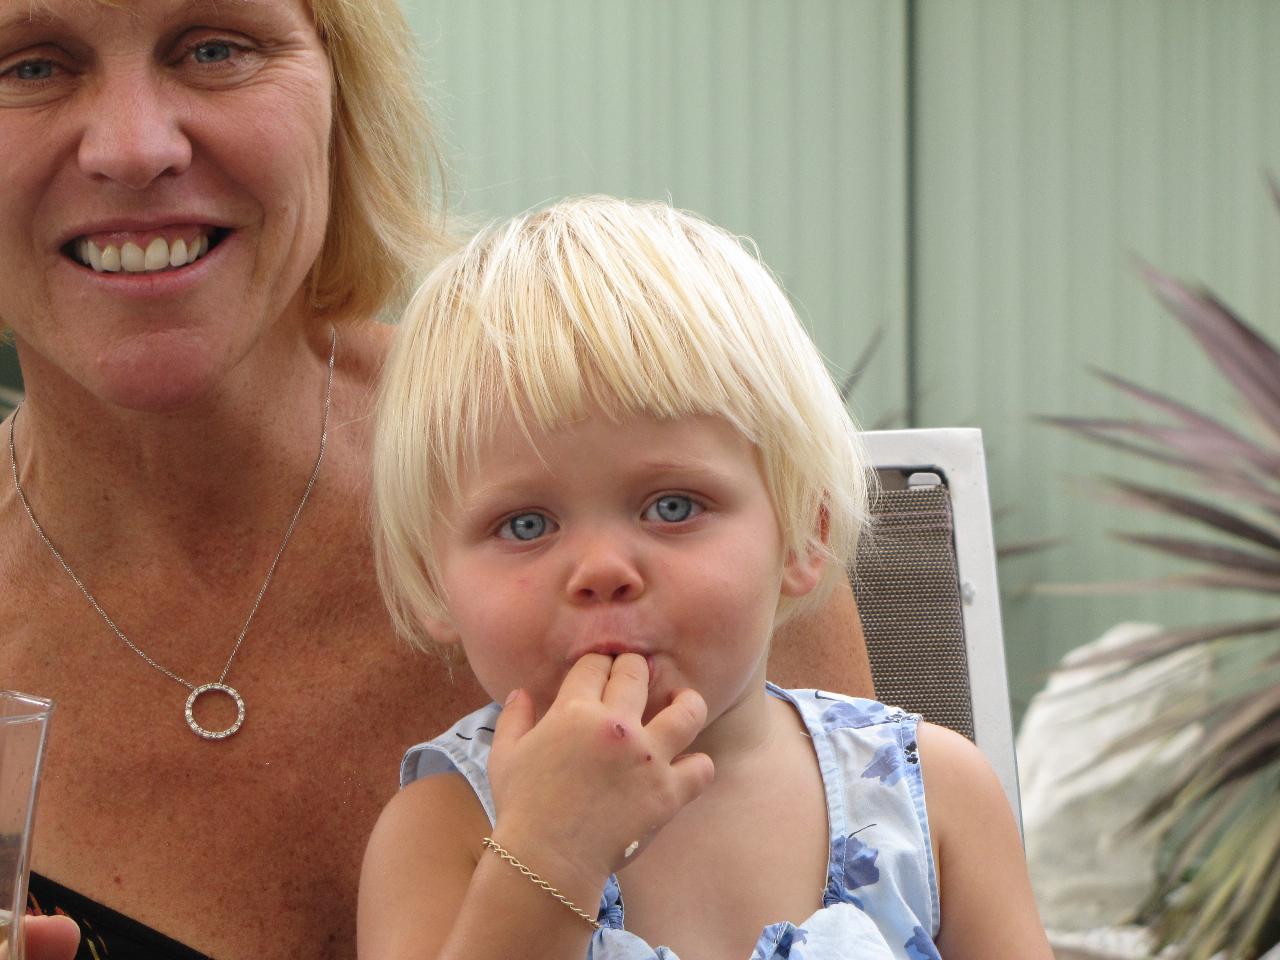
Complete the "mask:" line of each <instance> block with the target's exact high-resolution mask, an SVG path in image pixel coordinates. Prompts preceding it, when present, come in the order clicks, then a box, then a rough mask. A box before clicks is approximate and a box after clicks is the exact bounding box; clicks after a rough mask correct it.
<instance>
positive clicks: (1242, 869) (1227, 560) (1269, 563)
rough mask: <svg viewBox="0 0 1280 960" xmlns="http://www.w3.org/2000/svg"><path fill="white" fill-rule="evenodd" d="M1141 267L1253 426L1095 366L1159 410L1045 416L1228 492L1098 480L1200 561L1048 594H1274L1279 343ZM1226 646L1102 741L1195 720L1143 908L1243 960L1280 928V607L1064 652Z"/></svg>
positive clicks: (1121, 742)
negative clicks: (1200, 697) (1179, 530)
mask: <svg viewBox="0 0 1280 960" xmlns="http://www.w3.org/2000/svg"><path fill="white" fill-rule="evenodd" d="M1271 189H1272V192H1273V195H1274V197H1275V198H1276V200H1277V203H1278V204H1280V183H1277V181H1275V180H1272V182H1271ZM1141 269H1142V273H1143V275H1144V277H1145V278H1146V280H1147V283H1148V285H1149V286H1150V287H1151V290H1152V292H1153V293H1154V294H1155V295H1156V297H1157V298H1158V299H1159V301H1160V302H1161V303H1162V304H1163V305H1164V306H1165V307H1166V308H1167V309H1168V310H1169V311H1170V312H1171V313H1172V314H1173V315H1174V317H1175V318H1176V319H1177V320H1178V321H1179V322H1180V323H1181V324H1182V325H1183V326H1184V327H1185V328H1186V329H1187V330H1188V332H1190V334H1191V335H1192V337H1194V338H1195V340H1196V342H1197V343H1198V344H1199V345H1200V347H1201V348H1202V349H1203V350H1204V352H1205V354H1206V355H1207V356H1208V357H1209V359H1210V360H1211V361H1212V362H1213V363H1214V365H1215V366H1216V367H1217V368H1218V370H1219V371H1220V372H1221V373H1222V374H1223V376H1224V377H1225V379H1226V380H1227V381H1228V383H1229V384H1230V385H1231V387H1232V388H1233V389H1234V390H1235V392H1236V393H1237V394H1238V395H1239V396H1240V398H1241V399H1242V400H1243V402H1244V404H1245V407H1246V409H1247V411H1248V412H1249V413H1250V414H1251V421H1252V423H1253V425H1254V427H1255V428H1256V429H1255V430H1253V431H1250V432H1248V433H1246V432H1244V431H1242V430H1240V429H1237V428H1236V427H1235V426H1228V425H1226V424H1224V423H1222V422H1221V421H1219V420H1217V419H1215V418H1213V417H1210V416H1208V415H1206V414H1204V413H1202V412H1201V411H1198V410H1196V409H1195V408H1193V407H1191V406H1189V405H1188V404H1186V403H1184V402H1182V401H1181V400H1179V399H1176V398H1174V397H1170V396H1168V395H1166V394H1163V393H1159V392H1157V391H1155V390H1151V389H1149V388H1147V387H1144V386H1140V385H1138V384H1135V383H1133V382H1131V381H1129V380H1126V379H1124V378H1122V377H1119V376H1116V375H1114V374H1109V373H1100V374H1099V376H1101V378H1102V379H1103V380H1104V381H1105V382H1106V383H1108V384H1109V385H1110V386H1112V387H1114V388H1116V389H1118V390H1120V391H1122V392H1123V393H1125V394H1127V395H1128V396H1129V397H1131V398H1133V399H1134V400H1136V401H1138V402H1139V403H1141V404H1142V405H1143V406H1144V407H1146V408H1147V409H1148V410H1149V411H1152V412H1155V413H1158V414H1160V415H1163V416H1165V417H1168V418H1170V420H1171V422H1148V421H1145V420H1138V419H1117V418H1100V417H1048V418H1043V419H1044V421H1045V422H1047V423H1049V424H1050V425H1052V426H1055V427H1059V428H1062V429H1066V430H1068V431H1071V432H1073V433H1075V434H1077V435H1079V436H1082V437H1084V438H1085V439H1088V440H1090V441H1092V442H1095V443H1099V444H1104V445H1106V446H1109V447H1111V448H1113V449H1118V450H1121V451H1124V452H1126V453H1129V454H1133V455H1135V456H1138V457H1142V458H1144V459H1147V460H1151V461H1155V462H1157V463H1161V464H1164V465H1166V466H1169V467H1173V468H1175V469H1177V470H1179V471H1182V472H1183V474H1184V475H1186V476H1188V477H1189V478H1191V479H1192V480H1194V481H1196V482H1198V483H1199V484H1200V485H1201V486H1204V487H1206V488H1208V489H1211V490H1212V491H1213V492H1214V495H1215V496H1216V497H1217V498H1219V500H1220V502H1230V503H1231V506H1230V507H1225V506H1220V505H1219V504H1218V503H1209V502H1206V501H1205V500H1203V499H1199V498H1196V497H1192V496H1189V495H1188V494H1186V493H1185V492H1183V491H1180V490H1174V489H1164V488H1159V487H1153V486H1148V485H1141V484H1137V483H1132V482H1128V481H1125V480H1123V479H1117V478H1114V477H1111V478H1107V479H1106V480H1105V481H1104V482H1105V484H1106V486H1107V489H1108V492H1109V496H1111V498H1112V499H1115V500H1118V501H1120V502H1122V503H1124V504H1126V505H1128V506H1136V507H1140V508H1142V509H1145V510H1151V511H1156V512H1158V513H1161V514H1164V515H1166V516H1170V517H1173V518H1176V519H1177V520H1179V521H1181V522H1185V523H1190V524H1192V525H1193V526H1194V527H1196V528H1197V529H1198V530H1199V531H1200V532H1201V533H1202V534H1206V533H1207V534H1209V535H1210V536H1211V537H1212V539H1199V538H1196V537H1186V536H1167V535H1152V534H1134V533H1123V534H1119V537H1120V538H1121V539H1122V540H1125V541H1126V542H1129V543H1132V544H1135V545H1137V546H1140V547H1143V548H1145V549H1150V550H1155V551H1157V552H1159V553H1162V554H1164V555H1166V556H1173V557H1177V558H1179V559H1183V560H1189V561H1192V562H1195V563H1197V564H1199V565H1200V569H1197V570H1194V571H1192V572H1187V573H1178V574H1174V575H1171V576H1166V577H1160V578H1156V579H1154V580H1145V581H1129V582H1125V583H1120V584H1112V585H1101V584H1089V585H1074V586H1070V585H1069V586H1066V587H1065V588H1064V587H1059V588H1057V589H1058V592H1083V591H1085V590H1089V591H1097V590H1098V589H1099V588H1103V587H1104V586H1107V587H1109V588H1110V589H1112V590H1131V589H1150V588H1161V589H1171V588H1180V589H1186V588H1189V587H1191V588H1204V589H1213V590H1248V591H1253V592H1260V593H1263V594H1266V595H1270V596H1273V597H1276V596H1280V525H1277V523H1276V518H1277V517H1280V479H1278V478H1280V351H1278V350H1277V349H1276V347H1275V346H1274V345H1273V344H1271V343H1270V342H1269V341H1268V340H1267V339H1266V337H1264V336H1263V335H1262V334H1261V333H1260V332H1259V331H1258V330H1256V329H1255V328H1253V327H1252V326H1250V325H1249V324H1248V323H1246V322H1245V321H1244V320H1242V319H1241V318H1239V317H1238V316H1236V315H1235V314H1234V313H1233V312H1232V311H1231V310H1230V309H1229V308H1228V307H1227V306H1226V305H1225V304H1223V303H1222V302H1221V301H1219V300H1218V299H1217V298H1216V297H1214V295H1213V294H1211V293H1209V292H1208V291H1206V290H1197V289H1192V288H1189V287H1187V286H1185V285H1183V284H1181V283H1179V282H1178V281H1177V280H1174V279H1173V278H1171V277H1169V276H1167V275H1165V274H1163V273H1161V272H1160V271H1158V270H1156V269H1155V268H1153V267H1150V266H1148V265H1142V267H1141ZM1224 645H1226V646H1227V647H1229V648H1230V649H1231V650H1232V651H1233V655H1234V657H1235V659H1234V660H1231V659H1228V660H1227V661H1226V662H1228V663H1236V664H1238V665H1237V666H1235V667H1230V668H1228V669H1229V670H1234V671H1235V672H1234V674H1232V673H1230V672H1228V673H1227V675H1226V676H1225V679H1224V680H1222V681H1221V682H1218V683H1216V684H1215V686H1216V695H1215V697H1213V698H1212V699H1211V701H1210V702H1209V703H1208V705H1207V706H1200V705H1198V704H1195V703H1192V702H1190V701H1187V702H1184V703H1179V704H1175V705H1174V706H1172V707H1170V708H1169V709H1168V710H1166V711H1165V712H1164V714H1163V715H1162V716H1161V717H1158V718H1156V719H1155V720H1154V721H1153V722H1152V723H1151V724H1150V725H1149V726H1148V727H1147V728H1145V729H1143V730H1139V731H1134V732H1132V733H1131V734H1130V735H1129V736H1126V737H1123V738H1119V739H1118V740H1117V742H1116V744H1115V745H1114V746H1113V748H1112V749H1113V751H1114V752H1119V751H1121V750H1123V749H1125V748H1127V747H1130V746H1132V744H1133V743H1134V742H1135V741H1138V740H1150V739H1152V738H1163V737H1168V736H1171V735H1173V734H1175V733H1177V732H1180V731H1183V730H1186V729H1187V728H1188V726H1189V725H1195V726H1196V727H1198V728H1200V729H1202V730H1203V731H1204V732H1203V735H1202V736H1201V737H1200V738H1199V739H1198V741H1197V742H1196V744H1195V745H1194V746H1193V747H1192V748H1191V749H1190V750H1188V751H1187V752H1186V754H1185V757H1184V762H1183V765H1182V767H1181V768H1180V770H1179V773H1178V775H1177V776H1176V777H1175V778H1174V781H1173V783H1172V784H1171V785H1170V786H1169V788H1168V789H1167V790H1166V791H1164V792H1162V793H1161V794H1160V795H1159V796H1158V797H1155V798H1154V799H1153V801H1152V802H1151V804H1150V805H1149V807H1148V808H1147V809H1146V810H1144V811H1141V813H1140V819H1142V820H1144V821H1145V822H1146V823H1147V824H1148V825H1149V828H1150V829H1155V830H1157V831H1159V832H1160V833H1161V834H1162V835H1163V836H1164V837H1165V839H1166V841H1167V844H1168V849H1167V857H1166V860H1165V864H1164V869H1163V871H1162V873H1161V876H1160V881H1159V884H1158V886H1157V889H1156V891H1155V893H1154V895H1153V897H1152V900H1151V903H1150V904H1149V919H1150V920H1151V921H1152V922H1153V924H1154V925H1155V927H1156V929H1157V932H1158V934H1159V937H1160V940H1161V944H1162V945H1170V944H1176V945H1178V946H1177V949H1178V954H1179V955H1180V956H1181V957H1184V958H1186V960H1208V958H1210V957H1212V956H1215V955H1216V954H1218V953H1222V954H1223V955H1224V956H1226V957H1227V958H1228V960H1248V958H1252V957H1256V956H1258V955H1259V954H1261V953H1262V952H1263V951H1265V950H1266V949H1268V948H1270V947H1272V946H1274V945H1275V944H1276V942H1277V940H1280V933H1278V931H1280V615H1277V616H1268V617H1262V618H1258V619H1253V620H1249V621H1241V622H1235V623H1218V624H1211V625H1205V626H1197V627H1183V628H1176V629H1169V630H1164V631H1161V632H1159V633H1157V634H1154V635H1146V636H1143V637H1140V638H1137V639H1135V640H1133V641H1131V642H1130V643H1128V644H1126V645H1124V646H1122V647H1118V648H1112V649H1109V650H1107V651H1103V652H1099V653H1096V654H1094V655H1092V656H1090V657H1087V658H1078V659H1077V660H1076V661H1075V662H1073V664H1072V666H1073V667H1075V666H1097V665H1103V664H1107V665H1118V666H1119V669H1120V672H1123V670H1124V669H1126V668H1128V667H1131V666H1136V665H1139V664H1144V663H1147V662H1149V661H1152V660H1154V659H1156V658H1159V657H1165V656H1168V655H1170V654H1172V653H1175V652H1177V651H1180V650H1186V649H1189V648H1192V647H1196V646H1211V647H1213V648H1215V649H1217V648H1221V647H1223V646H1224ZM1242 651H1247V652H1248V655H1244V654H1243V653H1242ZM1116 675H1119V674H1118V673H1113V674H1111V676H1116ZM1102 682H1106V681H1105V679H1104V680H1103V681H1102Z"/></svg>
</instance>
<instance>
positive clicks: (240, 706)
mask: <svg viewBox="0 0 1280 960" xmlns="http://www.w3.org/2000/svg"><path fill="white" fill-rule="evenodd" d="M337 346H338V331H337V330H336V329H335V328H332V327H331V328H330V331H329V370H328V376H327V379H326V380H325V386H324V417H323V420H322V421H321V425H320V452H319V453H318V454H317V455H316V462H315V466H313V467H312V468H311V476H310V477H309V478H308V479H307V488H306V489H305V490H304V491H303V492H302V499H301V500H299V501H298V506H297V508H296V509H295V510H294V511H293V516H292V517H291V518H290V519H289V526H288V527H286V528H285V531H284V537H283V539H281V541H280V548H279V549H278V550H276V555H275V557H274V558H272V560H271V567H270V568H269V569H268V570H267V576H266V579H264V580H263V581H262V586H261V587H259V588H258V595H257V597H255V598H254V601H253V607H252V609H250V610H249V616H248V617H246V618H245V621H244V626H243V627H241V628H240V635H239V636H238V637H236V643H235V646H234V647H232V648H231V655H230V656H229V657H227V662H226V663H225V664H224V665H223V667H222V673H220V674H218V679H217V680H215V681H213V682H212V683H205V684H201V685H199V686H197V685H196V684H194V683H192V682H191V681H190V680H185V679H183V678H182V677H180V676H178V675H177V674H176V673H174V672H173V671H172V670H170V669H169V668H168V667H166V666H164V665H163V664H160V663H157V662H156V661H155V660H154V659H153V658H152V657H150V656H148V655H147V653H146V651H144V650H143V649H142V648H141V647H139V646H138V645H137V644H136V643H134V642H133V641H132V640H130V639H129V638H128V637H126V636H125V635H124V631H123V630H121V629H120V628H119V627H118V626H116V622H115V621H114V620H112V619H111V617H110V616H109V615H108V614H107V611H105V610H103V609H102V604H100V603H98V600H97V598H96V597H94V595H93V594H92V593H90V592H89V588H88V587H86V586H85V585H84V581H83V580H81V579H80V577H79V576H78V575H77V574H76V572H75V571H74V570H72V569H71V564H69V563H67V561H66V559H65V558H64V557H63V556H62V553H61V552H60V551H59V550H58V548H57V547H55V546H54V545H53V541H52V540H50V539H49V535H48V534H46V533H45V532H44V527H42V526H41V525H40V521H39V520H37V519H36V515H35V512H34V511H33V510H32V509H31V504H30V503H28V502H27V495H26V494H25V493H23V491H22V484H21V483H19V482H18V455H17V453H16V452H15V450H14V443H13V428H14V425H15V424H16V423H17V422H18V413H19V411H20V410H21V409H22V404H21V403H19V404H18V406H17V408H16V409H15V410H14V411H13V417H12V418H11V419H10V421H9V468H10V470H11V471H12V472H13V489H14V490H15V491H16V492H17V494H18V500H19V501H20V502H21V503H22V509H23V510H25V511H26V512H27V517H28V518H29V519H30V520H31V525H32V526H33V527H35V531H36V533H37V534H39V535H40V539H41V540H43V541H44V545H45V546H46V547H48V548H49V552H50V553H52V554H53V558H54V559H55V560H57V561H58V563H59V564H61V565H62V569H63V570H65V571H67V576H69V577H70V578H71V579H72V581H74V582H75V585H76V586H77V587H79V588H80V592H81V593H82V594H84V598H85V599H86V600H88V601H89V603H90V605H92V607H93V609H94V610H96V611H97V612H98V616H100V617H101V618H102V619H103V621H104V622H105V623H106V625H107V626H108V627H110V628H111V630H112V632H113V633H114V634H115V635H116V636H117V637H119V638H120V641H121V643H123V644H124V645H125V646H126V647H128V648H129V649H130V650H132V651H133V652H134V653H136V654H137V655H138V656H139V657H141V658H142V659H143V660H144V661H145V662H146V663H147V665H148V666H150V667H152V668H153V669H155V670H158V671H160V672H161V673H163V674H164V675H165V676H166V677H168V678H169V679H171V680H174V681H177V682H178V683H180V684H182V685H183V686H184V687H186V688H187V689H188V690H190V691H191V695H190V696H189V697H188V698H187V705H186V719H187V725H188V726H189V727H191V730H192V732H194V733H196V734H197V735H198V736H201V737H203V738H204V739H206V740H223V739H226V738H227V737H229V736H231V735H232V734H233V733H235V732H236V731H237V730H239V729H240V727H241V725H242V724H243V723H244V698H243V697H241V695H240V693H239V691H237V690H236V689H235V688H234V687H231V686H228V685H227V683H226V682H225V681H226V679H227V674H228V673H229V672H230V671H231V664H232V663H233V662H234V661H235V659H236V654H237V653H239V652H240V645H241V644H243V643H244V638H245V636H246V635H247V634H248V633H249V625H250V624H252V623H253V618H254V616H255V615H256V614H257V612H258V607H260V606H262V598H263V597H264V596H266V594H267V587H269V586H271V579H272V577H274V576H275V574H276V566H277V565H278V564H279V563H280V558H281V557H282V556H284V550H285V547H287V546H288V545H289V540H290V538H291V537H292V536H293V531H294V528H295V527H296V526H297V525H298V518H299V517H301V516H302V508H303V507H305V506H306V505H307V499H308V498H309V497H310V496H311V491H312V489H313V488H314V487H315V485H316V478H317V477H319V476H320V463H321V461H322V460H324V451H325V447H326V446H327V445H328V440H329V408H330V401H331V397H332V393H333V366H334V357H335V355H336V353H337ZM206 693H222V694H224V695H226V696H228V697H230V698H231V700H232V701H233V702H234V703H235V705H236V720H235V722H234V723H233V724H232V725H231V726H229V727H227V728H225V729H223V730H207V729H205V728H204V727H202V726H200V725H199V724H198V723H196V721H195V717H194V716H193V708H194V706H195V702H196V700H198V699H199V698H200V697H201V696H203V695H204V694H206Z"/></svg>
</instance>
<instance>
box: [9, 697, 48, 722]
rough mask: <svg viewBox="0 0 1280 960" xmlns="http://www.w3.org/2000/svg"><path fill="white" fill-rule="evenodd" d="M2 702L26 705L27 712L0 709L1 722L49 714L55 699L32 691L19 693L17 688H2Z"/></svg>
mask: <svg viewBox="0 0 1280 960" xmlns="http://www.w3.org/2000/svg"><path fill="white" fill-rule="evenodd" d="M0 702H5V703H10V704H20V705H21V706H23V707H26V708H27V709H26V711H25V712H16V713H9V714H7V715H6V713H5V712H3V711H0V722H4V721H6V720H23V719H30V718H32V717H37V716H48V715H49V714H50V713H52V712H53V701H52V700H50V699H48V698H47V697H37V696H34V695H32V694H30V693H19V692H18V691H17V690H0Z"/></svg>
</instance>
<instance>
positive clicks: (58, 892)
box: [27, 872, 210, 960]
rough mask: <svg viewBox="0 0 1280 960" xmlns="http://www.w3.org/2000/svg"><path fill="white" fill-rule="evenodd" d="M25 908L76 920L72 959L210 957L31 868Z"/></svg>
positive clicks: (204, 959)
mask: <svg viewBox="0 0 1280 960" xmlns="http://www.w3.org/2000/svg"><path fill="white" fill-rule="evenodd" d="M27 912H28V913H33V914H59V913H60V914H63V915H65V916H68V917H70V918H71V919H72V920H74V921H75V922H76V923H78V924H79V925H80V949H79V950H78V951H77V952H76V960H210V958H209V957H208V956H206V955H205V954H203V953H200V952H199V951H196V950H192V949H191V948H190V947H188V946H186V945H185V944H182V943H179V942H178V941H177V940H174V939H173V938H172V937H167V936H165V935H164V934H163V933H161V932H160V931H158V930H153V929H152V928H151V927H148V926H147V925H146V924H143V923H139V922H138V921H137V920H134V919H133V918H132V917H127V916H125V915H124V914H123V913H119V912H117V911H115V910H112V909H111V908H110V907H107V906H103V905H102V904H100V903H98V901H96V900H92V899H90V898H89V897H86V896H84V895H83V894H79V893H76V892H75V891H74V890H72V889H70V888H69V887H64V886H63V885H62V884H60V883H55V882H54V881H53V880H50V879H49V878H48V877H43V876H41V875H40V874H38V873H35V872H33V873H32V874H31V882H30V883H29V884H28V886H27Z"/></svg>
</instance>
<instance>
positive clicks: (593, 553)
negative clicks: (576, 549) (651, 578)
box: [566, 540, 644, 603]
mask: <svg viewBox="0 0 1280 960" xmlns="http://www.w3.org/2000/svg"><path fill="white" fill-rule="evenodd" d="M566 589H567V592H568V594H569V598H570V599H571V600H572V601H573V602H575V603H618V602H622V601H626V600H634V599H636V598H637V597H639V596H640V595H641V594H642V593H644V579H643V578H642V577H641V576H640V571H639V570H638V569H637V567H636V564H635V563H634V562H633V561H632V559H631V558H630V557H629V556H627V554H626V552H625V551H624V550H623V549H621V548H620V547H619V546H618V545H617V544H615V543H611V542H609V541H608V540H601V541H597V542H595V543H592V544H590V545H587V547H586V549H585V550H584V552H583V553H582V554H581V555H580V556H579V559H578V563H577V566H576V567H575V568H574V570H573V573H572V574H571V575H570V577H569V582H568V583H567V584H566Z"/></svg>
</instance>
